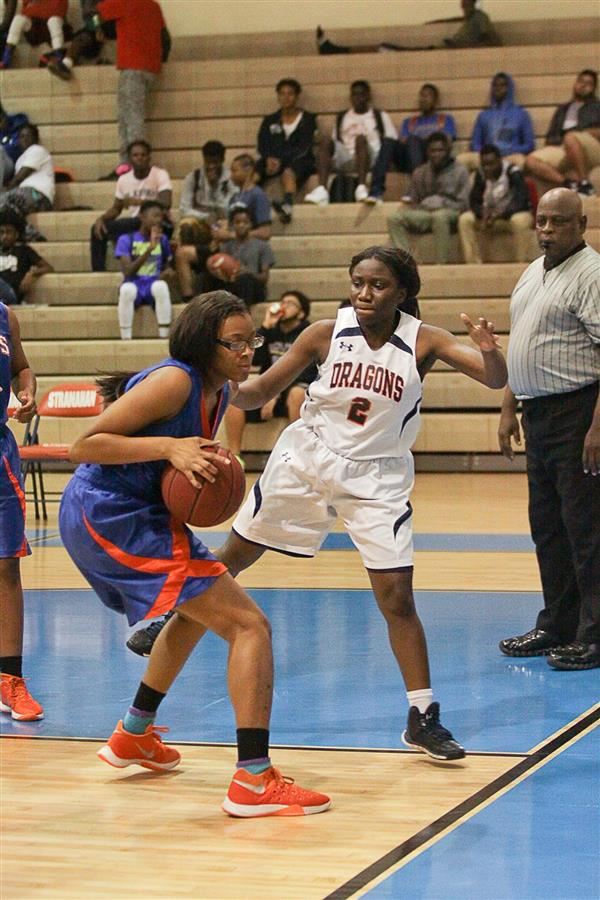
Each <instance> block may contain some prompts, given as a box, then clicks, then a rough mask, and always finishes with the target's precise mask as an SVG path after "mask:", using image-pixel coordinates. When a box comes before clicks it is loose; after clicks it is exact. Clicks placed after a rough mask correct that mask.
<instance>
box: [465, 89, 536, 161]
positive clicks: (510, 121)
mask: <svg viewBox="0 0 600 900" xmlns="http://www.w3.org/2000/svg"><path fill="white" fill-rule="evenodd" d="M486 144H493V145H494V146H495V147H497V148H498V150H499V151H500V153H501V155H502V157H503V159H507V160H508V161H509V162H511V163H513V165H515V166H518V167H519V168H520V169H522V168H523V166H524V164H525V157H526V156H527V154H528V153H531V151H532V150H533V149H534V148H535V135H534V133H533V125H532V123H531V117H530V115H529V113H528V112H527V110H526V109H523V107H522V106H519V105H518V104H517V103H515V83H514V81H513V80H512V78H511V76H510V75H507V73H506V72H496V74H495V75H494V77H493V78H492V83H491V88H490V105H489V107H488V108H487V109H482V110H481V112H480V113H479V115H478V116H477V118H476V120H475V127H474V128H473V134H472V135H471V150H470V152H466V153H460V154H459V155H458V156H457V157H456V161H457V162H460V163H462V165H463V166H466V167H467V169H469V171H470V172H473V171H474V170H475V169H476V168H477V166H478V165H479V154H480V152H481V148H482V147H484V146H485V145H486Z"/></svg>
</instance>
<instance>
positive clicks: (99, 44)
mask: <svg viewBox="0 0 600 900" xmlns="http://www.w3.org/2000/svg"><path fill="white" fill-rule="evenodd" d="M79 2H80V6H81V18H82V20H83V28H80V29H79V31H76V32H75V33H74V35H73V39H72V40H71V42H70V44H69V46H68V50H67V52H66V54H65V55H64V57H62V58H61V57H54V58H53V59H51V60H50V61H49V62H48V69H49V71H50V72H51V73H52V74H53V75H58V77H59V78H62V79H63V80H65V81H68V80H69V79H70V78H71V75H72V71H73V66H76V65H78V63H79V61H80V59H81V58H82V57H83V58H84V59H95V60H98V57H100V55H101V53H102V48H103V47H104V43H105V41H114V40H116V37H117V27H116V24H115V22H114V21H113V20H111V21H108V22H102V21H100V20H99V16H98V14H97V12H96V6H97V5H98V0H79Z"/></svg>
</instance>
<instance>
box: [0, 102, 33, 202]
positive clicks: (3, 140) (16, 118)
mask: <svg viewBox="0 0 600 900" xmlns="http://www.w3.org/2000/svg"><path fill="white" fill-rule="evenodd" d="M27 124H29V119H28V118H27V116H26V115H25V113H14V115H9V114H8V113H7V112H6V110H5V109H4V107H3V106H2V104H1V103H0V189H1V188H2V185H3V184H5V183H6V182H7V181H9V180H10V179H11V178H12V176H13V174H14V171H15V163H16V161H17V159H18V158H19V156H20V155H21V152H22V151H21V145H20V144H19V131H20V130H21V128H22V127H23V125H27Z"/></svg>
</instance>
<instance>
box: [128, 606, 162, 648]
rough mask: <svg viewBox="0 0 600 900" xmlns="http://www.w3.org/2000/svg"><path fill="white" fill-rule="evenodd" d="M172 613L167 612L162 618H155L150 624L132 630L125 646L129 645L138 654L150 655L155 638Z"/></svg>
mask: <svg viewBox="0 0 600 900" xmlns="http://www.w3.org/2000/svg"><path fill="white" fill-rule="evenodd" d="M172 615H173V612H170V613H167V614H166V616H163V617H162V619H156V621H155V622H151V623H150V625H147V626H146V627H145V628H140V629H139V631H134V632H133V634H132V635H131V637H130V638H129V640H128V641H127V644H126V645H127V647H129V649H130V650H133V652H134V653H137V655H138V656H150V653H151V652H152V648H153V647H154V642H155V640H156V638H157V637H158V636H159V634H160V633H161V631H162V630H163V628H164V627H165V625H166V624H167V622H168V621H169V619H170V618H171V616H172Z"/></svg>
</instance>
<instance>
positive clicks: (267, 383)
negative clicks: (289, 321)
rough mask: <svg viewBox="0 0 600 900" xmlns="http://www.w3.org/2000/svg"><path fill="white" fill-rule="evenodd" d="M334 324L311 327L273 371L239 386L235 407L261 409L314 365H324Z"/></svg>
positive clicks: (319, 323)
mask: <svg viewBox="0 0 600 900" xmlns="http://www.w3.org/2000/svg"><path fill="white" fill-rule="evenodd" d="M334 325H335V322H333V321H324V322H315V323H314V325H309V327H308V328H307V329H305V331H303V332H302V334H301V335H300V336H299V337H298V339H297V340H296V341H294V343H293V344H292V346H291V347H290V349H289V350H288V351H287V352H286V353H284V354H283V356H282V357H281V359H278V360H277V362H276V363H275V364H274V365H272V366H271V367H270V369H267V371H266V372H264V373H263V374H262V375H259V376H258V377H257V378H252V379H250V381H245V382H244V383H243V384H241V385H240V386H239V390H238V392H237V394H236V395H235V397H234V399H233V401H232V402H233V405H234V406H237V407H239V409H258V408H260V407H261V406H264V405H265V403H266V402H267V401H268V400H271V399H272V398H273V397H276V396H277V395H278V394H280V393H281V392H282V391H283V390H285V388H286V387H289V385H290V384H292V382H293V381H294V380H295V379H296V378H297V377H298V375H299V374H300V373H301V372H303V371H304V369H306V368H307V367H308V366H309V365H311V363H317V364H319V363H321V362H323V360H324V359H325V358H326V356H327V353H328V352H329V345H330V343H331V336H332V334H333V328H334Z"/></svg>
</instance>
